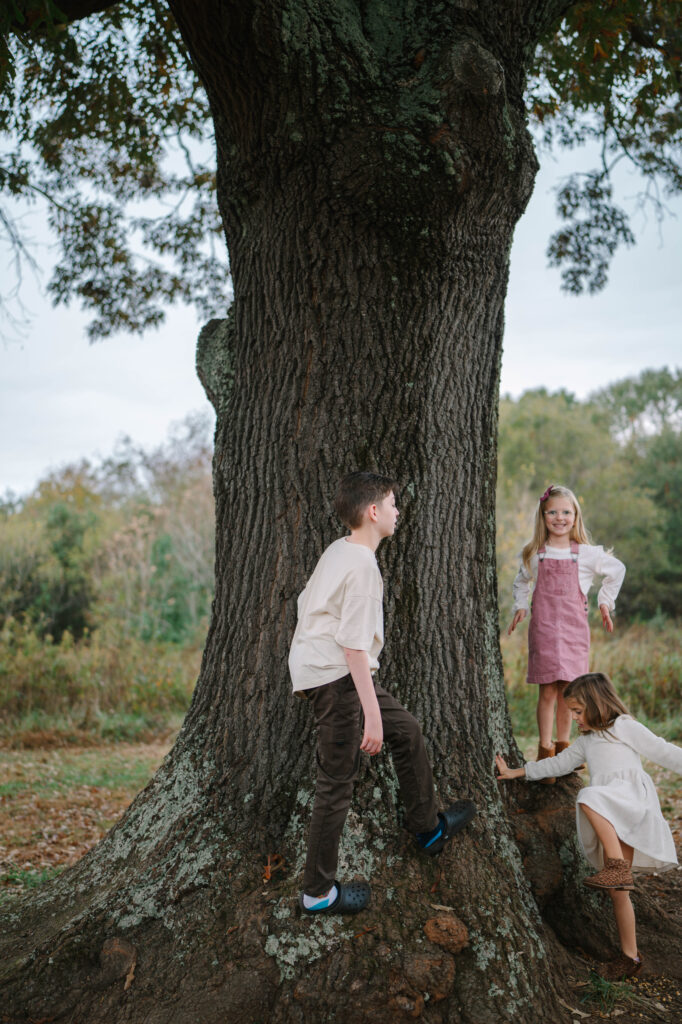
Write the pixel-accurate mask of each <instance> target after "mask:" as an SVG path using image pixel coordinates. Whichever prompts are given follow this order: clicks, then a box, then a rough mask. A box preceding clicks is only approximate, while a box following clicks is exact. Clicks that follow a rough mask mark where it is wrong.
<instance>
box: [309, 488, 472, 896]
mask: <svg viewBox="0 0 682 1024" xmlns="http://www.w3.org/2000/svg"><path fill="white" fill-rule="evenodd" d="M394 489H395V483H394V481H393V480H391V479H390V478H389V477H385V476H380V475H378V474H377V473H369V472H358V473H350V474H349V475H348V476H346V477H344V478H343V480H342V481H341V482H340V484H339V486H338V489H337V493H336V498H335V501H334V507H335V509H336V513H337V515H338V516H339V518H340V519H341V521H342V522H343V523H344V524H345V525H346V526H347V527H348V528H349V529H350V531H351V532H350V536H349V537H341V538H340V539H339V540H336V541H334V543H333V544H330V546H329V547H328V548H327V550H326V551H324V552H323V554H322V557H321V558H320V560H319V562H318V563H317V566H316V567H315V570H314V572H313V574H312V576H311V577H310V579H309V580H308V583H307V585H306V587H305V589H304V591H303V592H302V594H301V595H300V597H299V599H298V625H297V627H296V632H295V634H294V639H293V641H292V644H291V652H290V654H289V670H290V672H291V678H292V681H293V687H294V692H295V693H296V694H297V695H298V696H302V697H307V698H308V699H309V700H310V702H311V704H312V709H313V713H314V715H315V721H316V725H317V784H316V789H315V803H314V806H313V813H312V819H311V823H310V832H309V835H308V854H307V858H306V866H305V872H304V875H303V892H302V893H301V907H302V909H303V910H304V911H305V912H306V913H309V914H319V913H337V914H349V913H356V912H357V911H359V910H362V909H363V908H364V907H366V906H367V904H368V903H369V900H370V895H371V890H370V887H369V885H368V884H367V883H366V882H350V883H345V884H342V883H341V882H338V881H337V880H336V866H337V860H338V849H339V840H340V838H341V832H342V830H343V825H344V822H345V820H346V815H347V813H348V807H349V805H350V801H351V796H352V794H353V785H354V783H355V779H356V778H357V774H358V769H359V765H360V751H361V750H364V751H365V753H367V754H370V755H373V754H378V753H379V751H380V750H381V747H382V745H383V742H384V739H385V740H386V743H387V744H388V746H389V748H390V750H391V754H392V756H393V763H394V765H395V769H396V773H397V775H398V781H399V783H400V792H401V796H402V799H403V802H404V804H405V809H406V824H407V827H408V828H409V829H410V830H411V831H412V832H414V833H415V835H416V839H417V843H418V845H419V846H420V847H421V848H422V849H423V850H425V852H426V853H429V854H432V855H433V854H436V853H439V852H440V850H442V849H443V847H444V846H445V844H446V843H447V842H448V840H450V839H451V838H452V837H453V836H454V835H455V834H456V833H457V832H459V831H460V830H461V829H462V828H464V826H465V825H466V824H467V822H468V821H470V820H471V818H472V817H473V816H474V813H475V807H474V805H473V803H471V801H468V800H459V801H457V802H456V803H455V804H453V805H452V806H451V807H448V808H447V810H445V811H443V812H440V813H439V812H438V809H437V805H436V799H435V793H434V785H433V775H432V772H431V764H430V762H429V759H428V755H427V753H426V748H425V746H424V739H423V736H422V733H421V729H420V728H419V724H418V723H417V721H416V720H415V719H414V718H413V717H412V715H410V714H409V712H407V711H406V710H405V708H403V707H402V705H401V704H399V703H398V701H397V700H396V699H395V698H394V697H392V696H391V695H390V694H389V693H387V692H386V690H384V689H383V687H381V686H379V685H378V683H377V682H376V680H375V679H374V678H373V673H375V672H376V670H377V669H378V668H379V654H380V652H381V648H382V647H383V643H384V622H383V581H382V579H381V573H380V572H379V567H378V565H377V561H376V557H375V554H374V552H375V551H376V549H377V547H378V546H379V543H380V541H381V540H383V538H384V537H390V536H392V534H393V533H394V531H395V528H396V524H397V522H398V509H397V508H396V503H395V495H394ZM363 716H364V730H363V732H362V738H361V732H360V730H361V722H362V718H363Z"/></svg>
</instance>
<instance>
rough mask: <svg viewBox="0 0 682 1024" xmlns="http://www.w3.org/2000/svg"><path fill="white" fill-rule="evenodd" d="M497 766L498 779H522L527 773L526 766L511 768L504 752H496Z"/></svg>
mask: <svg viewBox="0 0 682 1024" xmlns="http://www.w3.org/2000/svg"><path fill="white" fill-rule="evenodd" d="M495 767H496V768H497V778H498V779H521V778H523V776H524V775H525V774H526V769H525V768H510V767H509V765H508V764H507V762H506V761H505V759H504V758H503V757H502V754H495Z"/></svg>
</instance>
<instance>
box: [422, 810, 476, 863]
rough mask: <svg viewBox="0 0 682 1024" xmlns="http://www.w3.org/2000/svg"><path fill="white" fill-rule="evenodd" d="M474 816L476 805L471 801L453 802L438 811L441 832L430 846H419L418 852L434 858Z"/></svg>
mask: <svg viewBox="0 0 682 1024" xmlns="http://www.w3.org/2000/svg"><path fill="white" fill-rule="evenodd" d="M475 814H476V804H475V803H474V802H473V800H455V802H454V804H450V806H449V807H446V809H445V810H444V811H439V813H438V817H439V818H440V820H441V822H442V824H443V831H442V833H441V835H440V836H439V837H438V839H436V841H435V842H434V843H432V844H431V846H427V847H423V846H420V847H419V848H420V850H423V851H424V853H428V855H429V857H435V856H436V854H437V853H440V851H441V850H442V849H443V847H444V846H445V844H446V843H448V842H449V841H450V840H451V839H452V838H453V836H456V835H457V833H458V832H461V831H462V829H463V828H464V827H465V825H468V824H469V822H470V821H471V819H472V818H473V817H474V815H475Z"/></svg>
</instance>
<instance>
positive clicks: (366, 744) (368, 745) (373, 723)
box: [360, 712, 384, 756]
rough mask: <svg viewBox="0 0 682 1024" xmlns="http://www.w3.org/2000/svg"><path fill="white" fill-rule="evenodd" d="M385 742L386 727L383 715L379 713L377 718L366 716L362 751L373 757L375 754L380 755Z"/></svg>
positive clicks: (361, 745)
mask: <svg viewBox="0 0 682 1024" xmlns="http://www.w3.org/2000/svg"><path fill="white" fill-rule="evenodd" d="M383 742H384V726H383V723H382V721H381V715H380V714H379V713H378V712H377V714H376V716H375V715H369V716H365V733H364V735H363V737H362V743H361V744H360V750H364V752H365V753H366V754H370V755H372V756H373V755H374V754H378V753H379V751H380V750H381V748H382V746H383Z"/></svg>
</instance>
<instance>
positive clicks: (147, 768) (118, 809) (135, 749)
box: [0, 736, 172, 899]
mask: <svg viewBox="0 0 682 1024" xmlns="http://www.w3.org/2000/svg"><path fill="white" fill-rule="evenodd" d="M171 740H172V737H171V736H166V738H165V739H160V740H157V741H155V742H151V743H135V744H130V743H117V744H115V745H114V744H107V745H104V746H98V747H95V746H88V747H72V746H65V747H55V748H53V749H48V750H45V749H34V750H25V749H22V750H7V749H5V750H0V899H2V898H3V897H5V898H6V897H7V896H8V895H9V894H11V893H13V892H17V891H19V890H21V889H24V888H30V887H32V886H35V885H39V884H40V883H41V882H44V881H46V880H47V879H49V878H51V877H53V876H54V875H55V874H57V873H58V872H59V871H62V870H63V869H64V868H65V867H67V866H68V865H69V864H73V863H75V861H77V860H78V859H79V858H80V857H81V856H82V855H83V854H84V853H85V852H86V851H87V850H89V849H90V847H91V846H94V844H95V843H97V842H98V841H99V840H100V839H101V838H102V836H103V835H105V833H106V832H107V831H108V830H109V829H110V828H111V826H112V825H113V824H114V823H115V822H116V821H117V820H118V818H119V817H120V816H121V814H122V813H123V811H124V810H125V808H126V807H127V806H128V804H129V803H130V802H131V800H132V799H133V797H134V796H135V795H136V794H137V793H138V792H139V791H140V790H141V789H142V788H143V787H144V786H145V785H146V784H147V782H148V781H149V779H150V778H151V776H152V775H153V773H154V772H155V770H156V768H157V767H158V766H159V764H160V763H161V761H162V759H163V757H164V756H165V754H166V752H167V751H168V749H169V747H170V744H171Z"/></svg>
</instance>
